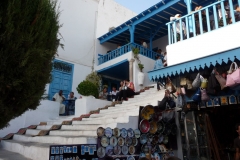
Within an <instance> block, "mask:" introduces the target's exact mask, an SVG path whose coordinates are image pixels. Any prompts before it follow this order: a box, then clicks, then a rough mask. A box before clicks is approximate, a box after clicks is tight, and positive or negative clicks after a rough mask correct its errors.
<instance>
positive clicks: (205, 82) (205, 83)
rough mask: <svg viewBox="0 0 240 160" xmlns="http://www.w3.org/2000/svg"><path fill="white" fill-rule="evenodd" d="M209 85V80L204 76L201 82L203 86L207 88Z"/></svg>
mask: <svg viewBox="0 0 240 160" xmlns="http://www.w3.org/2000/svg"><path fill="white" fill-rule="evenodd" d="M207 86H208V80H207V79H206V78H204V79H203V80H202V82H201V88H204V89H206V88H207Z"/></svg>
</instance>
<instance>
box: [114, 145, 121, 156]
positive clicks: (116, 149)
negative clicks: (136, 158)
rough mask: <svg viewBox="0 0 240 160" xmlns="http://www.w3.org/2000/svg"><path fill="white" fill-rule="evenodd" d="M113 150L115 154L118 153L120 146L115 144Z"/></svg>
mask: <svg viewBox="0 0 240 160" xmlns="http://www.w3.org/2000/svg"><path fill="white" fill-rule="evenodd" d="M113 151H114V153H115V154H116V155H119V154H120V153H121V151H122V148H121V147H120V146H115V147H114V149H113Z"/></svg>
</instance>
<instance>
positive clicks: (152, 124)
mask: <svg viewBox="0 0 240 160" xmlns="http://www.w3.org/2000/svg"><path fill="white" fill-rule="evenodd" d="M157 129H158V127H157V123H156V122H155V121H152V122H150V130H149V132H150V133H151V134H155V133H156V132H157Z"/></svg>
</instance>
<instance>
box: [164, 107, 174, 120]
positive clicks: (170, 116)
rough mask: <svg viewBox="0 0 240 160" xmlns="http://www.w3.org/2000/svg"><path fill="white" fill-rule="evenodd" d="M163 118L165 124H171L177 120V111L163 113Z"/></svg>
mask: <svg viewBox="0 0 240 160" xmlns="http://www.w3.org/2000/svg"><path fill="white" fill-rule="evenodd" d="M162 118H163V121H164V122H170V121H172V120H174V119H175V111H174V110H168V111H163V113H162Z"/></svg>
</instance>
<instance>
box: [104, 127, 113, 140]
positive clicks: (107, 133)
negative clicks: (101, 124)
mask: <svg viewBox="0 0 240 160" xmlns="http://www.w3.org/2000/svg"><path fill="white" fill-rule="evenodd" d="M104 133H105V136H107V137H108V138H110V137H112V129H111V128H109V127H108V128H106V129H105V131H104Z"/></svg>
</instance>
